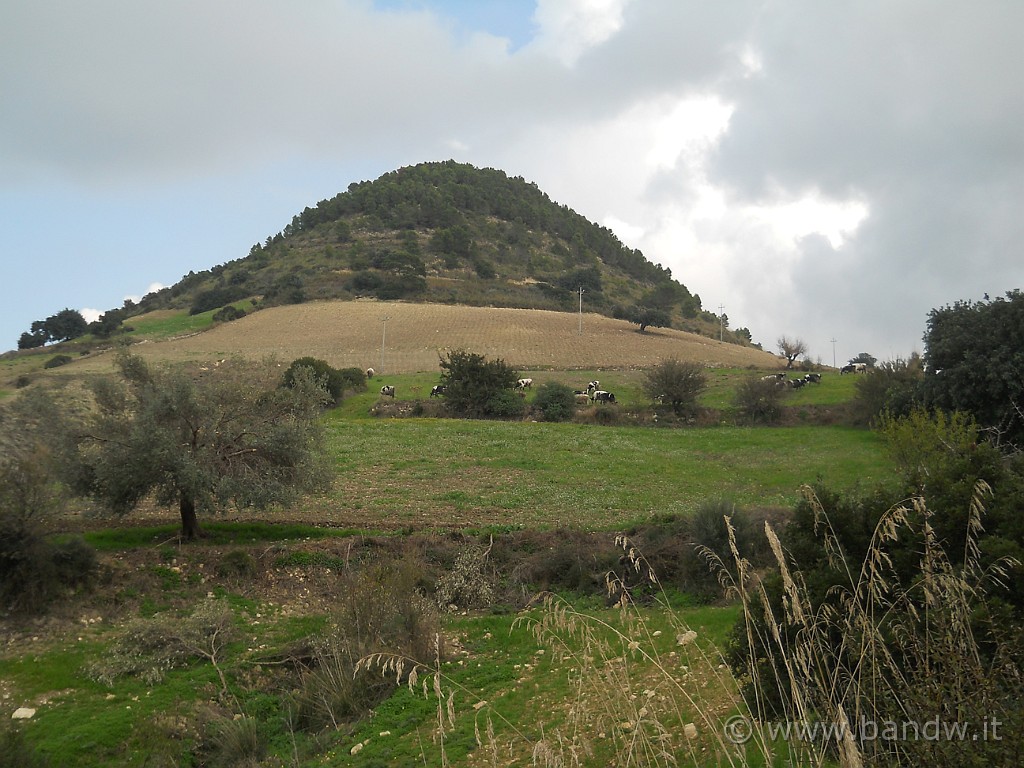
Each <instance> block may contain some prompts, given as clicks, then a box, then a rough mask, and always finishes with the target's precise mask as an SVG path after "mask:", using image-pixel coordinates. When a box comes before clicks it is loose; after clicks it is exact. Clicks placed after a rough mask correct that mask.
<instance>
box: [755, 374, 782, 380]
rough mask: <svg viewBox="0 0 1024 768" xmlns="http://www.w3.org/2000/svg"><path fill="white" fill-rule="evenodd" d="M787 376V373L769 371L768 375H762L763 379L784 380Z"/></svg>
mask: <svg viewBox="0 0 1024 768" xmlns="http://www.w3.org/2000/svg"><path fill="white" fill-rule="evenodd" d="M785 378H786V374H785V373H769V374H768V375H767V376H762V377H761V381H784V380H785Z"/></svg>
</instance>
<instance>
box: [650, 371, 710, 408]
mask: <svg viewBox="0 0 1024 768" xmlns="http://www.w3.org/2000/svg"><path fill="white" fill-rule="evenodd" d="M707 383H708V379H707V375H706V374H705V373H704V366H702V365H700V364H699V363H684V362H680V361H679V360H675V359H670V360H664V361H662V362H661V363H659V364H658V365H656V366H655V367H654V368H651V369H650V370H648V371H647V373H646V374H645V375H644V380H643V384H642V386H643V391H644V394H646V395H647V396H648V397H649V398H651V399H652V400H654V401H655V402H662V403H666V404H668V405H671V406H672V411H673V413H675V414H676V415H677V416H682V415H684V414H686V413H692V412H693V411H695V410H696V407H697V397H698V396H699V395H700V393H701V392H703V391H704V389H705V388H706V387H707Z"/></svg>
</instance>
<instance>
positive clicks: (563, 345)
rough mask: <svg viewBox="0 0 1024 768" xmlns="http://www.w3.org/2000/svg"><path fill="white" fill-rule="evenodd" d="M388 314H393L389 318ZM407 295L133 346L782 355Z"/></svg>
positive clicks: (184, 355)
mask: <svg viewBox="0 0 1024 768" xmlns="http://www.w3.org/2000/svg"><path fill="white" fill-rule="evenodd" d="M384 318H387V321H386V323H385V321H384ZM579 328H580V317H579V315H578V314H574V313H568V312H551V311H546V310H527V309H508V308H498V307H467V306H458V305H445V304H414V303H405V302H379V301H371V300H360V301H321V302H310V303H306V304H298V305H290V306H281V307H271V308H268V309H265V310H262V311H260V312H256V313H254V314H251V315H248V316H246V317H244V318H242V319H240V320H236V321H233V322H230V323H224V324H221V325H218V326H216V327H214V328H212V329H210V330H208V331H205V332H203V333H199V334H195V335H192V336H187V337H183V338H174V339H168V340H165V341H149V342H145V343H142V344H137V345H135V346H133V348H132V349H133V351H135V352H137V353H139V354H140V355H142V356H144V357H146V358H147V359H151V360H159V361H167V362H181V361H189V360H194V361H200V362H213V361H216V360H219V359H222V358H225V357H229V356H231V355H241V356H243V357H247V358H253V359H262V358H265V357H270V356H273V357H276V358H277V359H278V360H279V361H283V362H289V361H291V360H293V359H295V358H297V357H302V356H305V355H312V356H314V357H318V358H321V359H323V360H326V361H327V362H329V363H330V364H331V365H333V366H335V367H339V368H345V367H356V368H361V369H365V368H369V367H372V368H375V369H381V347H382V342H383V347H384V350H383V351H384V365H383V372H387V373H414V372H422V371H435V370H439V366H438V357H439V354H440V353H442V352H443V350H445V349H458V348H462V349H467V350H469V351H471V352H476V353H478V354H483V355H486V356H488V357H491V358H499V357H500V358H502V359H504V360H505V361H506V362H508V363H509V364H510V365H513V366H515V367H517V368H519V369H522V370H538V369H545V368H552V369H594V368H645V367H649V366H651V365H654V364H656V363H658V362H659V361H661V360H663V359H667V358H676V359H679V360H692V361H696V362H700V363H703V364H705V365H709V366H727V367H754V368H778V367H780V365H781V364H782V361H781V360H780V358H778V357H776V356H775V355H772V354H769V353H767V352H763V351H761V350H759V349H756V348H753V347H743V346H739V345H736V344H729V343H722V342H719V341H717V340H713V339H709V338H707V337H704V336H699V335H696V334H692V333H687V332H684V331H677V330H671V329H666V328H654V329H648V330H647V332H645V333H640V332H639V331H638V329H637V326H635V325H633V324H632V323H629V322H626V321H624V320H615V319H613V318H609V317H603V316H601V315H596V314H586V313H584V315H583V333H582V334H580V332H579ZM111 357H112V355H111V354H109V353H104V354H98V355H92V356H90V357H88V358H83V359H81V360H78V361H76V362H75V363H74V364H72V365H68V366H65V367H64V368H61V369H58V370H59V371H61V372H64V373H67V374H72V373H74V372H84V371H87V370H90V369H98V368H106V367H108V366H109V363H110V360H111Z"/></svg>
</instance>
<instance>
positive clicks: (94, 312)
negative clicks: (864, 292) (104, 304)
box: [78, 307, 106, 323]
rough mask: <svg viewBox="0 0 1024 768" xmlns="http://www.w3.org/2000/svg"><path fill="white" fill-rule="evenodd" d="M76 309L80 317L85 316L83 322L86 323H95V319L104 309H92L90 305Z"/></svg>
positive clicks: (98, 317) (97, 318)
mask: <svg viewBox="0 0 1024 768" xmlns="http://www.w3.org/2000/svg"><path fill="white" fill-rule="evenodd" d="M78 311H79V313H80V314H81V315H82V317H84V318H85V322H87V323H95V322H96V321H97V320H99V319H100V315H102V314H103V313H104V312H105V311H106V310H103V309H92V308H90V307H83V308H82V309H80V310H78Z"/></svg>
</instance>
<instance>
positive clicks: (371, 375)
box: [366, 368, 377, 379]
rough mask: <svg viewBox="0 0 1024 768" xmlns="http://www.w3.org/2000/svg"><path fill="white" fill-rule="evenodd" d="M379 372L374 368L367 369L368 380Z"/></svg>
mask: <svg viewBox="0 0 1024 768" xmlns="http://www.w3.org/2000/svg"><path fill="white" fill-rule="evenodd" d="M376 373H377V372H376V371H375V370H373V368H367V369H366V378H368V379H372V378H373V377H374V375H375V374H376Z"/></svg>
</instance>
